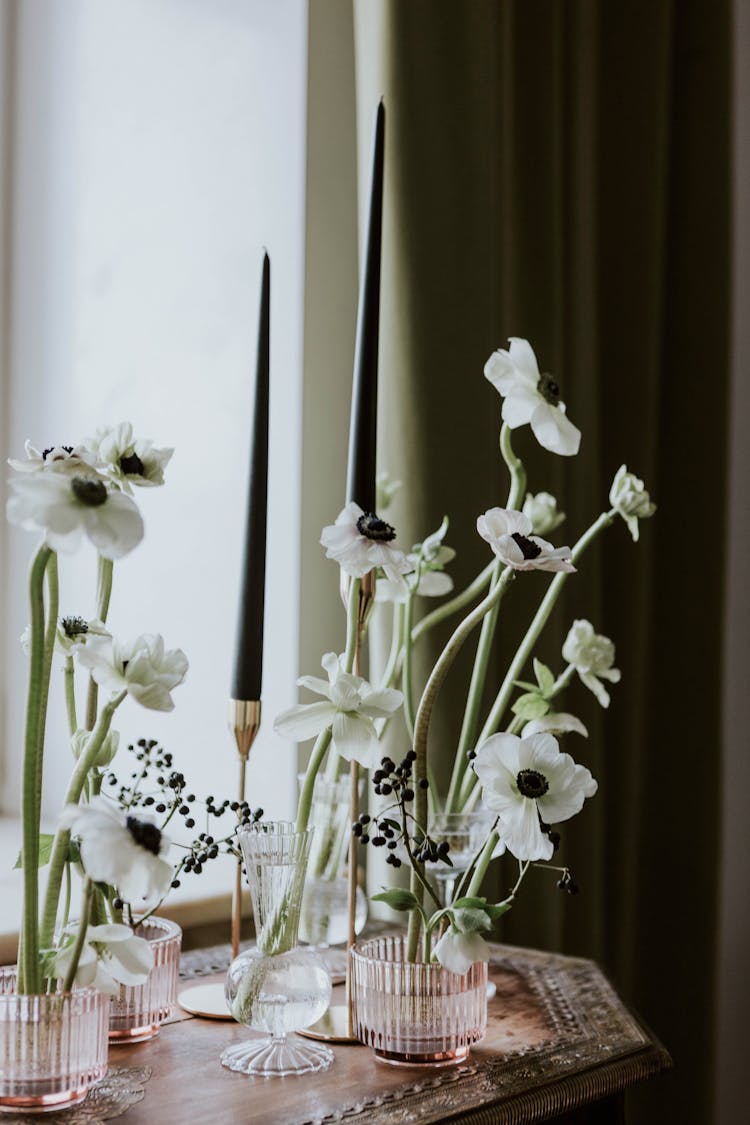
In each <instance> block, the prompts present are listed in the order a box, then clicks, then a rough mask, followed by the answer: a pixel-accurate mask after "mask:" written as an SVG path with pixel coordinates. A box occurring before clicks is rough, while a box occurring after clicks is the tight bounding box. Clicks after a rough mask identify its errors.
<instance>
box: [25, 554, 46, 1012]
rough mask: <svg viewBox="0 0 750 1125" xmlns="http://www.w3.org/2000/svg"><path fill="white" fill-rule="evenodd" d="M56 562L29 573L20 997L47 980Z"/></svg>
mask: <svg viewBox="0 0 750 1125" xmlns="http://www.w3.org/2000/svg"><path fill="white" fill-rule="evenodd" d="M51 557H52V551H51V550H50V548H49V547H47V546H45V545H44V544H42V546H41V547H40V548H39V550H38V551H37V553H36V555H35V556H34V560H33V562H32V564H31V571H30V573H29V603H30V609H31V629H30V631H31V653H30V658H29V689H28V695H27V698H26V734H25V740H24V759H23V777H22V794H21V801H22V819H23V923H22V930H21V944H20V949H19V978H20V979H19V982H18V990H19V992H27V993H32V994H34V993H38V992H39V991H40V989H41V983H42V977H41V966H40V963H39V935H38V932H37V926H38V921H39V788H38V783H39V773H40V768H39V764H38V758H39V754H40V744H39V732H40V729H41V713H42V691H43V685H44V574H45V571H46V569H47V564H48V563H49V560H50V558H51Z"/></svg>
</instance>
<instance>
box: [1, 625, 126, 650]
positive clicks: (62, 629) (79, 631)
mask: <svg viewBox="0 0 750 1125" xmlns="http://www.w3.org/2000/svg"><path fill="white" fill-rule="evenodd" d="M109 636H111V634H110V632H109V631H108V629H107V627H106V625H105V624H104V622H103V621H100V620H99V619H98V618H96V617H95V618H92V620H91V621H86V619H85V618H84V617H61V618H60V620H59V621H58V623H57V632H56V634H55V652H57V653H59V654H60V655H61V656H72V655H73V653H74V652H75V650H76V649H77V648H78V646H79V645H83V644H85V643H86V640H87V638H88V637H109ZM20 641H21V648H22V649H23V651H24V652H25V653H26V655H27V656H28V655H29V653H30V652H31V626H30V625H27V626H26V628H25V629H24V631H23V632H22V633H21V637H20Z"/></svg>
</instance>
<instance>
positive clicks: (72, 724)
mask: <svg viewBox="0 0 750 1125" xmlns="http://www.w3.org/2000/svg"><path fill="white" fill-rule="evenodd" d="M65 708H66V710H67V712H68V730H69V731H70V737H71V738H72V737H73V735H74V734H75V732H76V731H77V730H78V720H77V718H76V669H75V664H74V662H73V657H72V656H66V657H65Z"/></svg>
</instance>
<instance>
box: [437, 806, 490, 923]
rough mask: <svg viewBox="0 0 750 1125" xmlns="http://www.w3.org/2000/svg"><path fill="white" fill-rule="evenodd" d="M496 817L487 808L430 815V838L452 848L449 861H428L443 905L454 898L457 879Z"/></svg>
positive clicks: (477, 850)
mask: <svg viewBox="0 0 750 1125" xmlns="http://www.w3.org/2000/svg"><path fill="white" fill-rule="evenodd" d="M495 819H496V817H495V814H494V813H492V812H489V811H488V810H487V809H474V810H472V811H471V812H452V813H451V812H436V813H434V814H433V815H432V816H431V817H430V827H429V833H430V839H431V840H434V841H435V843H436V844H443V843H446V844H448V846H449V848H450V851H449V852H448V855H449V857H450V860H451V862H450V864H446V863H429V862H428V863H427V871H428V874H429V875H430V876H431V878H432V879H433V880H434V882H435V884H436V886H437V889H438V894H439V895H440V900H441V902H442V905H443V906H449V905H450V903H451V902H452V901H453V893H454V890H455V888H456V884H457V882H458V880H460V878H461V876H462V875H463V874H464V873H465V872H466V871H467V870H468V868H469V865H470V863H471V861H472V859H473V858H474V856H475V855H477V853H478V852H479V851H480V850H481V848H482V846H483V845H484V842H485V840H486V839H487V837H488V835H489V833H490V829H491V828H492V825H493V823H494V821H495Z"/></svg>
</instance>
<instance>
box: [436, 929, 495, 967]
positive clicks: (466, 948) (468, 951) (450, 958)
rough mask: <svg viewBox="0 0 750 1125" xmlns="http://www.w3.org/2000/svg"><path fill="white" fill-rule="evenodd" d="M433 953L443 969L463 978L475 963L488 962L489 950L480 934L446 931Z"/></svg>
mask: <svg viewBox="0 0 750 1125" xmlns="http://www.w3.org/2000/svg"><path fill="white" fill-rule="evenodd" d="M433 953H434V955H435V957H436V958H437V960H438V961H439V962H440V964H441V965H442V966H443V968H444V969H448V970H449V971H450V972H452V973H457V974H458V975H459V976H463V975H464V974H465V973H468V971H469V969H470V968H471V966H472V965H473V964H474V963H475V962H476V961H489V959H490V949H489V946H488V945H487V942H486V941H485V940H484V938H483V937H482V935H481V934H478V933H470V934H460V933H456V931H455V930H453V929H449V930H446V931H445V933H444V934H443V936H442V937H441V938H440V941H439V942H438V943H437V945H436V946H435V948H434V950H433Z"/></svg>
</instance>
